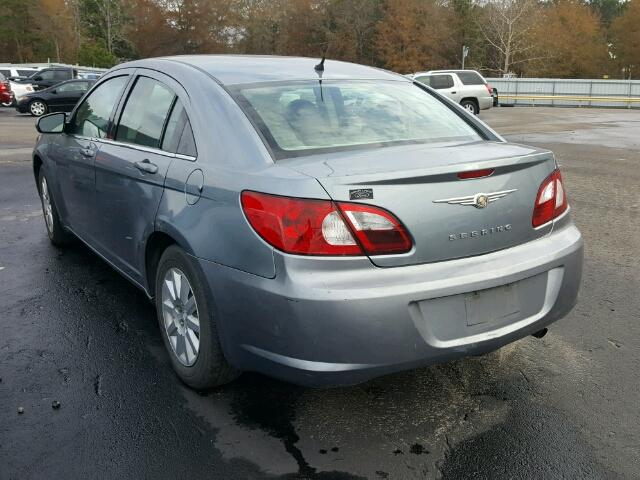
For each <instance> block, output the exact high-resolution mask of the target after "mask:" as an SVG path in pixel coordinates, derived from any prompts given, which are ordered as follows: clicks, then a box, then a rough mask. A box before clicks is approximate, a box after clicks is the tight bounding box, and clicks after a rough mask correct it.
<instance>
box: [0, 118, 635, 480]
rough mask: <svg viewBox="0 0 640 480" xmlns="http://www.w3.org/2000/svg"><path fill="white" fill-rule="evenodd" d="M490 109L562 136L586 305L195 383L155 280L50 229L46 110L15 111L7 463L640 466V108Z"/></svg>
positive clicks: (540, 132)
mask: <svg viewBox="0 0 640 480" xmlns="http://www.w3.org/2000/svg"><path fill="white" fill-rule="evenodd" d="M481 118H482V119H484V120H485V121H486V122H488V123H489V124H490V125H492V126H494V127H495V128H497V130H498V131H499V132H500V133H502V134H503V135H505V136H506V137H507V138H508V139H509V140H512V141H517V142H521V143H528V144H533V145H537V146H544V147H548V148H550V149H552V150H554V151H555V152H556V155H557V158H558V160H559V162H560V164H561V166H562V171H563V176H564V179H565V185H566V188H567V190H568V195H569V202H570V204H571V206H572V209H573V216H574V218H575V221H576V223H577V224H578V226H579V227H580V229H581V230H582V233H583V235H584V237H585V241H586V252H585V255H586V258H585V268H584V276H583V287H582V290H581V293H580V299H579V302H578V305H577V306H576V308H575V309H574V310H573V311H572V313H571V314H570V315H569V316H568V317H566V318H565V319H563V320H561V321H559V322H557V323H556V324H554V325H552V327H551V329H550V332H549V334H548V335H547V336H546V337H544V338H543V339H541V340H539V339H535V338H526V339H523V340H521V341H519V342H516V343H514V344H512V345H509V346H507V347H505V348H502V349H501V350H499V351H497V352H494V353H491V354H488V355H485V356H482V357H475V358H469V359H464V360H460V361H456V362H453V363H448V364H444V365H437V366H433V367H430V368H424V369H420V370H416V371H410V372H405V373H401V374H396V375H392V376H388V377H384V378H380V379H377V380H374V381H371V382H368V383H365V384H363V385H358V386H353V387H348V388H337V389H309V388H302V387H297V386H293V385H289V384H286V383H282V382H278V381H275V380H272V379H269V378H267V377H263V376H261V375H257V374H251V373H247V374H244V375H242V376H241V377H240V379H239V380H237V381H235V382H234V383H232V384H230V385H227V386H224V387H222V388H220V389H217V390H214V391H209V392H195V391H192V390H190V389H189V388H187V387H185V386H184V385H182V384H181V383H180V381H179V380H178V378H177V377H176V376H175V375H174V374H173V372H172V371H171V368H170V365H169V362H168V359H167V356H166V354H165V352H164V347H163V345H162V340H161V337H160V334H159V331H158V329H157V323H156V318H155V312H154V309H153V306H152V305H151V304H150V303H149V301H148V300H147V299H146V297H145V296H144V294H143V293H142V292H140V291H138V290H137V289H136V288H135V287H133V286H132V285H131V284H130V283H128V282H127V281H126V280H124V279H123V278H122V277H120V276H119V275H118V274H117V273H116V272H115V271H113V270H112V269H111V268H110V267H108V266H107V265H106V264H105V263H103V262H102V261H101V260H100V259H99V258H98V257H97V256H95V255H94V254H92V253H91V252H90V251H89V250H88V249H87V248H85V247H83V246H82V245H80V244H79V243H78V244H76V245H73V246H72V247H70V248H67V249H65V250H59V249H56V248H54V247H52V246H51V245H50V244H49V241H48V239H47V237H46V233H45V226H44V222H43V219H42V215H41V210H40V204H39V200H38V197H37V194H36V189H35V184H34V180H33V174H32V169H31V163H30V152H31V147H32V145H33V142H34V140H35V136H36V133H35V130H34V128H33V125H34V120H33V119H32V118H31V117H29V116H24V115H17V114H16V113H15V112H14V111H13V110H10V109H0V312H1V313H0V327H1V331H2V334H1V335H0V479H20V480H23V479H40V478H42V479H58V478H65V479H75V478H120V479H130V478H131V479H138V478H154V479H163V478H192V479H263V478H264V479H280V478H287V479H294V478H301V479H302V478H304V479H356V478H369V479H413V478H444V479H453V478H455V479H458V478H491V479H496V478H545V479H548V478H576V479H578V478H579V479H583V478H594V479H595V478H598V479H599V478H638V477H640V393H639V392H640V386H639V379H640V350H639V347H638V345H640V313H639V312H640V273H639V272H640V268H639V267H640V253H639V252H640V214H639V213H640V111H630V110H605V109H586V108H585V109H563V108H555V109H553V108H525V107H521V108H495V109H493V110H491V111H489V112H483V113H482V115H481ZM54 402H59V407H58V408H54V406H57V404H55V403H54ZM20 411H21V412H22V413H20Z"/></svg>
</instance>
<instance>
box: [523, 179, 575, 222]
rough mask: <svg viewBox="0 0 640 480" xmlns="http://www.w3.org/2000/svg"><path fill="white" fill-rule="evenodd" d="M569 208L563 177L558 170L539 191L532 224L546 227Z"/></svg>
mask: <svg viewBox="0 0 640 480" xmlns="http://www.w3.org/2000/svg"><path fill="white" fill-rule="evenodd" d="M567 207H568V203H567V194H566V193H565V191H564V185H563V184H562V175H561V174H560V170H557V169H556V170H554V171H553V173H552V174H551V175H549V176H548V177H547V178H546V179H545V180H544V182H542V185H540V188H539V189H538V195H537V196H536V203H535V205H534V207H533V218H532V220H531V224H532V225H533V226H534V227H539V226H540V225H544V224H545V223H547V222H550V221H551V220H553V219H554V218H557V217H558V216H560V215H561V214H562V213H563V212H564V211H565V210H566V209H567Z"/></svg>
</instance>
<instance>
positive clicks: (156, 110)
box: [116, 77, 175, 148]
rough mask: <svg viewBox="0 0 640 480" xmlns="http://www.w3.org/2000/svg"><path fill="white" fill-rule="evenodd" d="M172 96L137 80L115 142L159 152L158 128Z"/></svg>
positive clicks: (160, 87)
mask: <svg viewBox="0 0 640 480" xmlns="http://www.w3.org/2000/svg"><path fill="white" fill-rule="evenodd" d="M174 98H175V94H174V93H173V92H172V91H171V90H170V89H169V88H168V87H167V86H165V85H163V84H162V83H160V82H158V81H157V80H153V79H151V78H148V77H138V80H137V81H136V84H135V86H134V87H133V90H132V91H131V94H130V95H129V98H128V99H127V103H126V105H125V106H124V110H123V112H122V116H121V117H120V124H119V125H118V131H117V133H116V140H118V141H121V142H127V143H135V144H137V145H143V146H145V147H153V148H160V139H161V137H162V128H163V127H164V123H165V120H166V119H167V115H168V114H169V110H170V109H171V106H172V105H173V99H174Z"/></svg>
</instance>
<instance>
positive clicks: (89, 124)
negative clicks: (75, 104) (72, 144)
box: [70, 76, 128, 138]
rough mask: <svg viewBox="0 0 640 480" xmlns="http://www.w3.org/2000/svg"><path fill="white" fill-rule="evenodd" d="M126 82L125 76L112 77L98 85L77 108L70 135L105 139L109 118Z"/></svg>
mask: <svg viewBox="0 0 640 480" xmlns="http://www.w3.org/2000/svg"><path fill="white" fill-rule="evenodd" d="M127 80H128V77H127V76H122V77H114V78H110V79H109V80H107V81H105V82H103V83H101V84H100V85H98V87H97V88H96V89H95V90H94V91H93V92H91V94H90V95H89V96H88V97H87V99H86V100H85V101H84V102H82V104H81V105H80V107H79V108H78V111H77V112H76V115H75V117H74V118H73V120H72V122H71V127H70V133H75V134H77V135H82V136H85V137H94V138H105V137H106V136H107V131H108V128H109V117H110V116H111V112H112V111H113V108H114V106H115V105H116V103H117V101H118V99H119V98H120V95H121V93H122V90H123V89H124V86H125V85H126V83H127Z"/></svg>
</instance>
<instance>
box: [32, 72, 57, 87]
mask: <svg viewBox="0 0 640 480" xmlns="http://www.w3.org/2000/svg"><path fill="white" fill-rule="evenodd" d="M56 83H58V80H57V76H56V71H55V70H42V71H41V72H38V73H37V74H36V75H34V76H33V77H32V81H31V84H32V85H33V89H34V90H43V89H45V88H49V87H51V86H52V85H55V84H56Z"/></svg>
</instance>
